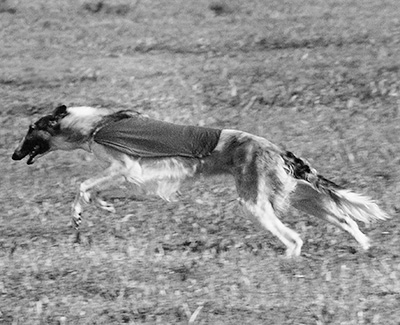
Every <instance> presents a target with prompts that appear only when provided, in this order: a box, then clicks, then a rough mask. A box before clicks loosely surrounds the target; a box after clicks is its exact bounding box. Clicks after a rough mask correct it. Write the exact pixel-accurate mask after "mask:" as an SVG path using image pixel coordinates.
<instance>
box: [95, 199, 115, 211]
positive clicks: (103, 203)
mask: <svg viewBox="0 0 400 325" xmlns="http://www.w3.org/2000/svg"><path fill="white" fill-rule="evenodd" d="M97 203H98V206H99V207H100V208H101V209H103V210H105V211H108V212H110V213H116V212H117V211H116V210H115V208H114V205H113V204H112V203H108V202H107V201H104V200H101V199H97Z"/></svg>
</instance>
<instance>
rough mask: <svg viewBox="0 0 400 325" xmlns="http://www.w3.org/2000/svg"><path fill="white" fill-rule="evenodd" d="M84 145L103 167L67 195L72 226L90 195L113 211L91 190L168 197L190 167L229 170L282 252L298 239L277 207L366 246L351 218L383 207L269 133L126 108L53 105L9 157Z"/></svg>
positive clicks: (378, 214) (373, 216)
mask: <svg viewBox="0 0 400 325" xmlns="http://www.w3.org/2000/svg"><path fill="white" fill-rule="evenodd" d="M78 148H80V149H84V150H86V151H88V152H91V153H93V154H94V155H95V156H96V157H97V158H98V159H99V160H101V161H102V162H103V163H105V165H106V166H107V168H106V169H105V170H104V172H103V173H101V174H100V175H98V176H97V177H94V178H91V179H88V180H86V181H84V182H83V183H82V184H81V185H80V188H79V192H78V194H77V197H76V199H75V201H74V203H73V208H72V221H73V224H74V225H75V227H76V228H77V229H78V227H79V225H80V223H81V215H82V205H83V204H84V203H89V202H93V203H94V204H96V205H97V206H99V207H101V208H103V209H105V210H108V211H114V207H113V205H112V204H109V203H107V202H106V201H104V200H103V199H101V198H100V197H99V196H97V195H96V193H98V192H99V191H101V190H105V189H108V188H110V187H112V186H118V185H119V184H122V183H123V182H126V181H127V182H130V183H133V184H135V186H134V187H135V188H140V190H141V191H143V192H144V193H146V194H155V195H157V196H160V197H161V198H163V199H165V200H167V201H169V200H173V199H174V198H175V195H176V193H177V191H178V189H179V186H180V184H181V183H182V181H183V180H184V179H187V178H192V177H194V176H196V175H213V174H222V173H225V174H231V175H232V176H233V177H234V179H235V183H236V189H237V193H238V201H239V204H240V205H241V206H242V207H243V210H244V211H245V212H247V214H249V215H251V216H253V217H254V218H255V219H256V220H258V221H259V222H260V223H261V224H262V226H263V227H264V228H266V229H267V230H269V231H270V232H271V233H273V234H274V235H275V236H277V237H278V238H279V239H280V240H281V241H282V242H283V243H284V244H285V246H286V255H287V256H289V257H290V256H298V255H300V252H301V247H302V244H303V241H302V240H301V238H300V236H299V235H298V234H297V233H296V232H295V231H293V230H291V229H289V228H288V227H287V226H285V225H284V224H283V223H282V222H281V221H280V220H279V219H278V215H280V214H282V213H284V212H285V210H286V209H287V207H288V206H289V205H291V206H294V207H295V208H297V209H299V210H301V211H304V212H306V213H308V214H312V215H314V216H317V217H319V218H322V219H324V220H326V221H328V222H330V223H332V224H334V225H335V226H338V227H339V228H341V229H343V230H345V231H347V232H348V233H349V234H350V235H352V236H353V237H354V238H355V239H356V240H357V241H358V242H359V244H360V245H361V246H362V248H364V249H368V248H369V247H370V241H369V239H368V237H367V236H366V235H364V234H363V233H362V232H361V231H360V229H359V228H358V226H357V223H356V222H355V220H358V221H362V222H364V223H368V222H369V221H373V220H379V219H380V220H383V219H386V218H388V215H387V214H386V213H385V212H383V211H382V210H381V209H380V208H379V207H378V206H377V205H376V204H375V203H374V202H373V201H371V200H370V199H368V198H367V197H364V196H361V195H359V194H356V193H354V192H352V191H350V190H348V189H344V188H341V187H339V186H337V185H336V184H334V183H333V182H331V181H329V180H327V179H326V178H324V177H322V176H321V175H319V174H318V173H317V172H316V170H315V169H313V168H312V167H311V166H309V164H308V163H307V162H306V161H305V160H303V159H301V158H298V157H296V156H295V155H294V154H292V153H291V152H289V151H285V150H282V149H281V148H279V147H278V146H276V145H274V144H272V143H271V142H269V141H268V140H266V139H264V138H261V137H259V136H255V135H252V134H249V133H246V132H242V131H237V130H230V129H222V130H221V129H214V128H205V127H197V126H187V125H177V124H172V123H167V122H162V121H157V120H153V119H150V118H148V117H146V116H144V115H141V114H140V113H136V112H132V111H118V112H113V111H112V110H110V109H105V108H94V107H69V108H67V107H66V106H64V105H63V106H60V107H57V108H56V109H55V110H54V112H53V113H52V114H50V115H46V116H44V117H42V118H40V119H39V120H38V121H36V122H35V123H33V124H32V125H31V126H30V127H29V130H28V133H27V134H26V135H25V137H24V138H23V140H22V142H21V143H20V145H19V146H18V148H17V149H16V150H15V152H14V154H13V156H12V159H14V160H21V159H23V158H24V157H26V156H28V160H27V163H28V164H33V163H34V162H35V160H36V158H37V157H39V156H42V155H45V154H47V153H49V152H51V151H53V150H58V149H61V150H74V149H78Z"/></svg>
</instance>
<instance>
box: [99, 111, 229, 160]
mask: <svg viewBox="0 0 400 325" xmlns="http://www.w3.org/2000/svg"><path fill="white" fill-rule="evenodd" d="M220 134H221V130H219V129H213V128H205V127H199V126H190V125H179V124H173V123H168V122H163V121H158V120H153V119H150V118H143V117H140V116H139V115H138V116H132V117H129V118H125V119H122V120H119V121H116V122H110V123H109V124H107V125H105V126H103V127H102V128H100V129H99V130H97V131H96V132H95V134H94V136H93V140H94V141H95V142H97V143H99V144H102V145H104V146H106V147H111V148H113V149H116V150H118V151H120V152H123V153H125V154H127V155H130V156H134V157H138V158H139V157H143V158H157V157H174V156H181V157H189V158H203V157H206V156H208V155H210V153H211V152H212V151H213V150H214V149H215V147H216V145H217V143H218V140H219V137H220Z"/></svg>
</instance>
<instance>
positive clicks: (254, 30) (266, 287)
mask: <svg viewBox="0 0 400 325" xmlns="http://www.w3.org/2000/svg"><path fill="white" fill-rule="evenodd" d="M399 13H400V6H399V3H398V0H386V1H378V0H353V1H347V0H327V1H313V0H299V1H286V0H284V1H282V0H271V1H261V0H250V1H246V2H245V1H237V0H232V1H227V0H225V1H224V0H220V1H216V0H215V1H212V0H197V1H194V0H165V1H150V0H136V2H135V1H128V0H124V1H117V0H115V1H111V0H110V1H107V0H104V1H81V0H70V1H61V0H54V1H44V0H32V1H24V0H22V1H16V0H15V1H12V0H10V1H7V0H3V1H0V58H1V59H0V96H1V106H0V123H1V127H0V161H1V164H0V174H1V183H0V204H1V206H2V209H1V211H0V220H1V223H0V324H124V323H126V324H154V323H157V324H296V325H297V324H307V325H308V324H317V325H322V324H399V322H400V321H399V320H400V308H399V306H400V253H399V247H400V223H399V221H398V220H397V219H398V215H399V211H400V204H399V202H398V196H399V194H400V172H399V164H400V144H399V138H400V137H399V136H400V123H399V121H400V119H399V110H400V97H399V96H400V93H399V92H400V63H399V62H400V61H399V58H400V57H399V53H400V41H399V40H400V18H399V17H400V16H399ZM58 104H66V105H94V106H105V107H115V108H117V107H120V108H124V109H128V108H129V109H134V110H137V111H140V112H144V113H146V114H148V115H150V116H152V117H155V118H160V119H164V120H167V121H173V122H179V123H192V124H196V125H210V126H214V127H224V128H237V129H241V130H244V131H249V132H252V133H255V134H258V135H261V136H264V137H266V138H268V139H269V140H271V141H273V142H275V143H277V144H279V145H282V146H284V147H286V148H287V149H289V150H291V151H293V152H295V153H296V155H299V156H301V157H304V158H306V159H307V160H308V161H309V162H310V163H311V164H312V165H313V167H315V168H316V169H317V170H318V171H319V172H320V173H321V174H323V175H324V176H325V177H327V178H329V179H331V180H332V181H334V182H336V183H338V184H340V185H342V186H346V187H349V188H351V189H354V190H356V191H358V192H360V193H364V194H366V195H368V196H370V197H372V198H374V199H375V200H376V201H377V202H378V203H379V205H380V206H381V207H382V208H383V209H384V210H386V211H387V212H388V213H389V214H390V215H391V216H392V219H390V220H388V221H385V222H379V223H376V224H372V225H370V226H368V227H364V226H362V229H363V231H365V232H366V233H367V234H368V235H369V236H370V237H371V239H372V240H373V247H372V248H371V250H370V251H368V252H364V251H362V250H361V249H360V247H359V246H358V245H357V243H356V242H355V241H354V240H353V239H352V238H350V237H349V236H348V235H347V234H345V233H343V232H341V231H339V230H337V229H336V228H334V227H332V226H330V225H327V224H325V223H323V222H321V221H320V220H317V219H315V218H312V217H309V216H307V215H304V214H301V213H299V212H296V211H294V210H290V211H289V212H288V213H287V214H286V215H285V216H283V217H282V219H283V220H284V222H285V223H286V224H288V225H289V226H290V227H291V228H292V229H295V230H296V231H297V232H299V233H300V234H301V236H302V239H303V240H304V246H303V252H302V255H301V257H300V258H298V259H294V260H287V259H285V258H283V257H282V254H283V252H284V247H283V245H282V244H281V243H280V242H279V241H278V240H277V239H276V238H274V237H273V236H272V235H271V234H269V233H267V232H265V231H263V230H261V229H260V228H259V227H258V225H256V224H254V223H253V222H252V221H251V220H247V219H246V218H245V217H244V216H242V215H241V214H240V212H239V209H238V206H237V205H236V203H235V201H234V199H235V198H236V194H235V189H234V184H233V182H232V180H231V179H229V178H215V179H207V180H198V181H196V182H195V183H194V184H193V186H190V187H185V188H184V191H183V192H184V193H183V197H182V200H181V201H180V202H177V203H168V204H167V203H165V202H162V201H160V200H158V199H149V200H129V199H126V198H124V197H122V196H121V197H119V196H118V197H117V198H115V199H114V203H115V205H116V207H117V213H116V214H115V215H110V214H107V213H105V212H104V211H99V210H97V209H95V208H92V207H87V208H86V212H85V215H84V217H85V219H84V224H83V226H82V238H81V242H80V243H76V242H75V240H74V239H75V236H74V231H73V229H72V228H71V227H70V225H69V218H70V207H71V203H72V201H73V198H74V196H75V192H76V190H77V188H78V186H79V183H80V182H81V181H83V180H85V179H86V178H88V177H90V176H92V175H93V174H94V173H95V172H96V170H97V167H93V166H95V165H94V163H93V161H92V157H91V156H90V155H89V154H86V153H84V152H73V153H66V152H55V153H51V154H49V155H48V156H46V157H43V158H42V159H40V160H39V161H38V162H37V163H36V164H34V165H33V166H27V165H26V164H25V163H24V162H14V161H12V160H11V154H12V152H13V150H14V149H15V147H16V146H17V144H18V142H19V141H20V140H21V138H22V136H23V135H24V134H25V132H26V130H27V128H28V125H29V123H30V122H32V121H34V120H35V119H37V118H38V117H40V116H41V115H43V114H45V113H47V112H50V111H51V110H52V109H53V108H54V107H56V105H58Z"/></svg>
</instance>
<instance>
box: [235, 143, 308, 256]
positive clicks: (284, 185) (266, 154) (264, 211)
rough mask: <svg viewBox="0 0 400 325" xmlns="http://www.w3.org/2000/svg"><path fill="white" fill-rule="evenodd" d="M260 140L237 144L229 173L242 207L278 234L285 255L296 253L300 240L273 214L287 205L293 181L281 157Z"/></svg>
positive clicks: (298, 250) (297, 253)
mask: <svg viewBox="0 0 400 325" xmlns="http://www.w3.org/2000/svg"><path fill="white" fill-rule="evenodd" d="M268 149H269V148H268V147H265V146H264V145H263V144H262V143H261V144H260V143H258V142H248V143H245V144H243V145H241V146H240V147H238V149H237V151H236V152H235V155H234V159H233V163H234V168H233V175H234V177H235V181H236V188H237V191H238V194H239V198H240V199H239V201H240V202H241V205H242V207H244V210H245V211H247V212H248V213H249V214H251V215H252V216H253V217H254V218H256V220H258V221H259V222H260V223H261V225H262V226H263V227H264V228H265V229H267V230H269V231H270V232H271V233H272V234H274V235H275V236H276V237H278V238H279V239H280V240H281V241H282V243H283V244H285V246H286V256H288V257H293V256H299V255H300V252H301V247H302V245H303V241H302V240H301V238H300V236H299V235H298V234H297V233H296V232H295V231H294V230H292V229H290V228H288V227H287V226H285V225H284V224H283V223H282V222H281V221H280V220H279V219H278V217H277V213H282V212H283V211H285V208H286V206H287V204H288V199H289V194H290V192H291V191H292V190H293V189H294V187H295V184H296V183H295V182H294V181H293V180H292V179H291V178H290V176H288V175H287V173H286V172H285V171H284V169H283V167H282V161H281V158H280V157H279V156H278V155H276V153H275V151H272V150H268Z"/></svg>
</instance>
